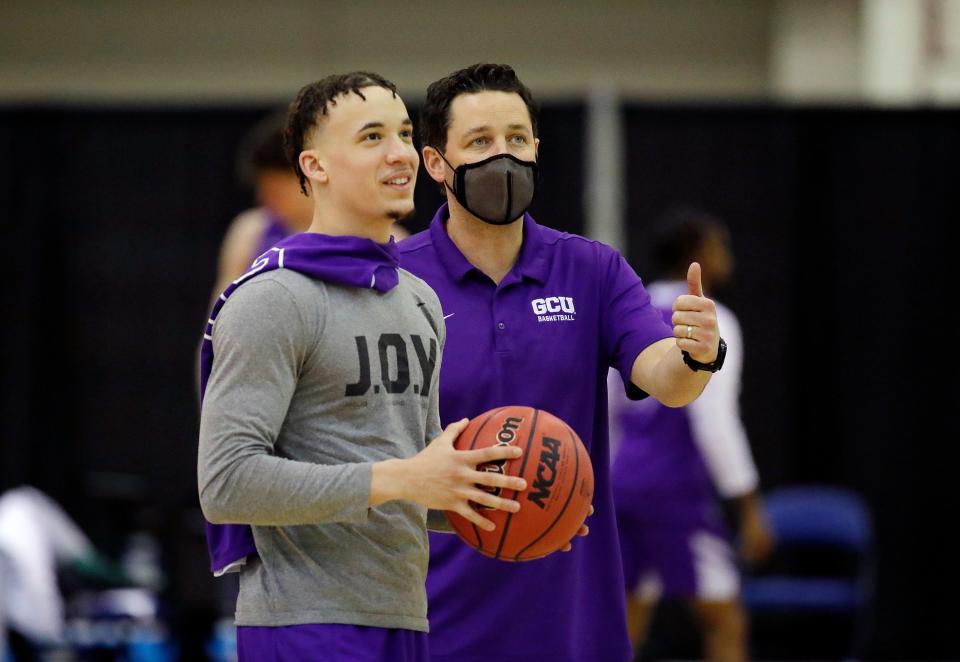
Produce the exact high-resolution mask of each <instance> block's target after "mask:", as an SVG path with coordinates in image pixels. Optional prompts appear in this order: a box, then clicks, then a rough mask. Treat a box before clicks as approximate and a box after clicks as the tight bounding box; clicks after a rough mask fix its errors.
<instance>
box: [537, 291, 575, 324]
mask: <svg viewBox="0 0 960 662" xmlns="http://www.w3.org/2000/svg"><path fill="white" fill-rule="evenodd" d="M530 307H531V308H533V314H534V315H536V316H537V321H538V322H573V321H576V319H577V317H576V315H577V309H576V308H575V307H574V305H573V297H545V298H543V299H534V300H533V301H531V302H530Z"/></svg>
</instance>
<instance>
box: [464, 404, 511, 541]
mask: <svg viewBox="0 0 960 662" xmlns="http://www.w3.org/2000/svg"><path fill="white" fill-rule="evenodd" d="M503 409H504V408H503V407H500V408H499V409H494V410H493V411H492V412H490V415H489V416H487V417H486V418H485V419H484V420H483V423H481V424H480V427H478V428H477V433H476V434H475V435H473V441H471V442H470V450H473V448H474V446H476V445H477V439H479V438H480V433H481V432H483V428H484V426H486V424H487V423H489V422H490V419H491V418H493V417H494V416H496V415H497V412H500V411H502V410H503ZM470 526H471V527H472V528H473V535H475V536H476V537H477V551H478V552H480V553H481V554H485V553H486V552H484V551H483V538H481V537H480V529H478V528H477V525H476V524H474V523H473V522H470Z"/></svg>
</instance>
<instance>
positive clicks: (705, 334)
mask: <svg viewBox="0 0 960 662" xmlns="http://www.w3.org/2000/svg"><path fill="white" fill-rule="evenodd" d="M687 291H688V292H689V294H681V295H680V296H678V297H677V299H676V301H674V302H673V317H672V322H673V337H674V338H676V339H677V347H679V348H680V349H681V350H683V351H685V352H687V353H688V354H690V357H691V358H692V359H693V360H695V361H699V362H700V363H713V362H714V361H715V360H716V359H717V354H718V352H719V351H720V329H719V326H718V325H717V306H716V304H714V303H713V301H711V300H710V299H708V298H706V297H705V296H703V281H702V279H701V274H700V264H699V263H697V262H692V263H691V264H690V268H689V269H688V270H687Z"/></svg>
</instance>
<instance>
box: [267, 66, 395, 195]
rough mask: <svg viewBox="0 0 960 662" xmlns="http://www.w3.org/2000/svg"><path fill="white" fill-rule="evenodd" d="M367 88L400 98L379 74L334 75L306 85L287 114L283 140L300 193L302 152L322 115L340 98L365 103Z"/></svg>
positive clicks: (304, 188)
mask: <svg viewBox="0 0 960 662" xmlns="http://www.w3.org/2000/svg"><path fill="white" fill-rule="evenodd" d="M365 87H382V88H384V89H387V90H390V92H392V93H393V96H394V97H396V96H397V86H396V85H394V84H393V83H391V82H390V81H388V80H387V79H386V78H384V77H383V76H381V75H380V74H375V73H372V72H369V71H351V72H350V73H348V74H334V75H332V76H327V77H326V78H323V79H321V80H318V81H315V82H313V83H310V84H309V85H304V86H303V87H302V88H300V91H299V92H297V96H296V98H295V99H294V100H293V101H292V102H291V103H290V108H289V109H288V110H287V123H286V127H284V131H283V138H284V144H285V146H286V154H287V163H288V164H289V165H290V166H292V167H293V170H294V172H296V173H297V179H299V180H300V190H301V191H303V194H304V195H307V194H308V193H307V178H306V176H305V175H304V174H303V172H302V171H301V170H300V162H299V161H300V152H302V151H303V148H304V145H305V144H306V141H307V136H308V135H309V134H310V131H312V130H313V129H315V128H316V127H317V126H318V122H319V121H320V116H321V115H326V114H327V109H328V108H329V107H330V106H336V105H337V97H338V96H340V95H342V94H349V93H351V92H352V93H354V94H356V95H357V96H358V97H360V98H361V99H363V100H364V101H366V100H367V97H365V96H363V92H361V91H360V90H362V89H363V88H365Z"/></svg>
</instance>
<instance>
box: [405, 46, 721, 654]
mask: <svg viewBox="0 0 960 662" xmlns="http://www.w3.org/2000/svg"><path fill="white" fill-rule="evenodd" d="M420 121H421V127H420V129H421V136H422V152H423V163H424V169H425V170H426V171H427V172H428V173H429V175H430V177H431V178H432V179H433V180H434V181H435V182H436V183H437V185H438V186H440V187H442V188H443V190H444V191H445V193H446V200H447V202H446V204H444V205H442V206H441V207H440V209H439V210H438V211H437V213H436V215H435V216H434V218H433V221H432V223H431V224H430V227H429V228H428V229H427V230H426V231H424V232H421V233H418V234H415V235H413V236H411V237H410V238H408V239H406V240H404V241H403V242H401V243H400V250H401V262H400V264H401V266H403V267H404V268H405V269H408V270H410V271H412V272H413V273H414V274H416V275H417V276H420V277H421V278H423V279H424V280H425V281H426V282H427V283H428V284H429V285H430V286H431V287H433V289H434V290H435V291H436V292H437V295H438V296H439V297H440V301H441V303H442V304H443V311H444V316H445V317H446V324H447V332H448V333H447V349H446V352H445V353H444V362H443V366H442V368H441V374H440V391H441V393H440V406H441V412H440V413H441V420H442V421H455V420H457V419H459V418H461V417H473V416H477V415H479V414H481V413H482V412H484V411H486V410H488V409H491V408H493V407H498V406H503V405H527V406H532V407H536V408H541V409H544V410H546V411H549V412H551V413H553V414H554V415H556V416H559V417H560V418H561V419H563V420H564V421H566V422H567V423H568V424H569V425H570V426H571V427H572V428H573V429H574V430H576V432H577V433H578V435H579V436H580V438H581V439H582V440H583V441H584V444H585V445H586V447H587V448H588V450H589V452H590V457H591V461H592V464H593V468H594V472H595V493H594V502H593V506H594V508H595V512H594V513H593V515H592V516H591V517H590V518H589V519H588V520H587V522H588V523H589V535H586V536H584V537H580V538H577V539H576V540H575V541H573V543H572V546H570V549H569V551H568V552H567V553H556V554H553V555H550V556H548V557H546V558H542V559H538V560H536V561H530V562H525V563H506V562H504V561H499V560H495V559H490V558H487V557H485V556H482V555H481V554H479V553H478V552H477V551H476V550H474V549H472V548H470V547H468V546H467V545H465V544H464V543H463V541H461V540H459V539H457V538H455V537H453V536H440V535H433V536H431V541H430V571H429V573H428V574H427V592H428V595H429V598H430V603H429V604H430V652H431V656H432V659H433V660H434V661H435V662H440V661H444V662H489V661H490V660H503V661H508V660H525V661H526V660H529V661H531V662H532V661H538V662H539V661H548V660H549V661H550V662H564V661H567V662H623V661H624V660H626V659H627V658H628V657H629V655H630V644H629V640H628V637H627V632H626V625H625V622H626V617H625V615H624V595H623V575H622V572H621V566H620V554H619V548H618V543H617V530H616V524H615V520H614V511H613V498H612V495H611V492H610V484H609V481H608V473H607V472H608V470H609V465H610V460H609V455H608V452H609V449H608V445H607V434H608V433H607V394H606V377H607V371H608V369H609V368H610V367H611V366H613V367H615V368H617V369H618V370H619V372H620V374H621V376H622V377H623V383H624V386H625V387H627V388H630V389H631V392H632V393H634V394H635V395H636V397H645V396H646V394H647V393H649V394H650V395H651V396H653V397H656V398H659V399H662V400H664V401H667V402H670V403H672V404H673V405H674V406H679V405H683V404H687V403H689V402H690V401H692V400H693V399H694V398H696V397H697V395H699V393H700V392H701V390H702V389H703V386H704V385H705V384H706V383H707V381H708V380H709V378H710V370H709V368H714V369H715V368H717V367H719V362H720V361H721V354H720V351H721V350H720V348H721V346H722V343H721V340H720V336H719V332H718V329H717V321H716V314H715V311H714V309H713V303H712V302H711V301H709V300H708V299H706V298H704V297H703V296H701V295H700V291H699V290H700V283H699V267H697V266H696V265H690V288H689V292H690V293H689V294H688V293H686V292H685V293H684V294H683V296H681V297H679V298H678V299H677V302H678V308H679V309H681V310H680V312H679V313H678V315H679V316H680V318H679V321H678V324H680V325H682V326H678V327H676V328H674V329H671V325H670V324H669V323H666V324H665V323H664V321H663V319H662V318H661V316H660V313H659V311H658V310H657V309H656V308H654V307H653V306H652V305H650V298H649V296H648V295H647V293H646V291H645V290H644V288H643V285H642V284H641V282H640V279H639V278H638V277H637V275H636V274H635V273H634V271H633V269H631V268H630V266H629V265H628V264H627V263H626V261H625V260H624V259H623V257H622V256H621V255H620V254H619V253H617V251H615V250H613V249H612V248H610V247H609V246H605V245H603V244H601V243H599V242H596V241H591V240H588V239H585V238H583V237H579V236H576V235H571V234H566V233H561V232H558V231H556V230H553V229H551V228H549V227H547V226H544V225H540V224H538V223H537V222H536V221H534V219H533V218H532V217H531V216H530V214H527V213H526V210H527V208H528V207H529V206H530V204H531V202H532V200H533V196H534V192H535V187H536V178H537V177H536V171H537V165H536V161H537V152H538V147H539V139H538V137H537V136H538V134H537V110H536V104H535V102H534V101H533V97H532V95H531V93H530V90H529V89H528V88H527V87H526V86H525V85H524V84H523V83H522V82H521V81H520V80H519V78H518V77H517V75H516V73H515V72H514V70H513V68H511V67H509V66H507V65H500V64H477V65H474V66H471V67H467V68H465V69H462V70H459V71H455V72H453V73H452V74H450V75H449V76H446V77H444V78H442V79H440V80H438V81H436V82H434V83H432V84H431V85H430V87H429V88H428V90H427V98H426V103H425V104H424V106H423V109H422V112H421V116H420ZM563 147H564V146H563V145H559V146H557V147H556V148H555V149H563ZM684 352H687V354H686V357H685V356H684ZM686 359H689V360H690V361H692V362H693V364H695V365H697V366H699V367H693V366H692V365H691V364H690V363H687V361H686ZM705 368H706V369H705ZM518 498H519V500H520V501H521V503H522V504H523V505H522V507H524V508H526V507H534V505H533V503H532V502H530V501H527V500H526V499H524V496H523V495H522V494H521V495H519V497H518ZM585 533H586V531H585V530H583V529H582V530H581V531H580V534H581V536H583V534H585Z"/></svg>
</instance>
